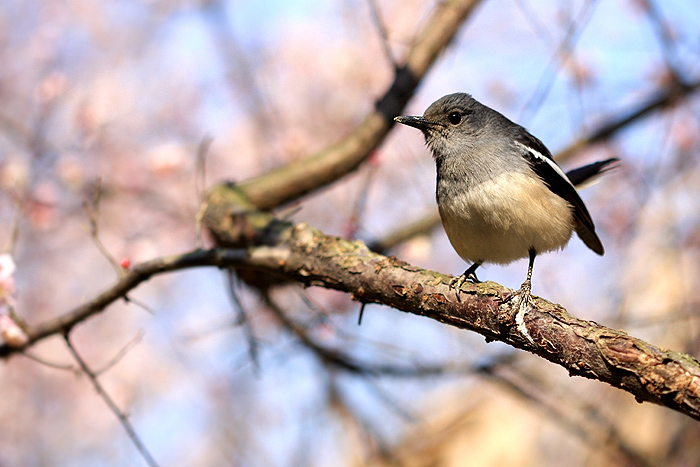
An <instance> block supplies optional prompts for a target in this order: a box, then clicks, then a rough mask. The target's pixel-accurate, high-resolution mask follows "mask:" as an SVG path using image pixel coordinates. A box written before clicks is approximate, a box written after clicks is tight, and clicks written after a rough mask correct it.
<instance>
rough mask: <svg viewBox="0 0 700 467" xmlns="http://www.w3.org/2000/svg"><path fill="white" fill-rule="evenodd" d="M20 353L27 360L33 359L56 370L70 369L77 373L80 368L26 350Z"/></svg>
mask: <svg viewBox="0 0 700 467" xmlns="http://www.w3.org/2000/svg"><path fill="white" fill-rule="evenodd" d="M22 355H24V356H25V357H27V358H28V359H29V360H33V361H35V362H37V363H40V364H42V365H45V366H48V367H49V368H53V369H56V370H67V371H72V372H73V373H76V374H79V373H80V370H79V369H78V368H76V367H75V366H73V365H71V364H68V363H56V362H50V361H48V360H46V359H44V358H42V357H39V356H37V355H34V354H32V353H30V352H28V351H26V350H25V351H23V352H22Z"/></svg>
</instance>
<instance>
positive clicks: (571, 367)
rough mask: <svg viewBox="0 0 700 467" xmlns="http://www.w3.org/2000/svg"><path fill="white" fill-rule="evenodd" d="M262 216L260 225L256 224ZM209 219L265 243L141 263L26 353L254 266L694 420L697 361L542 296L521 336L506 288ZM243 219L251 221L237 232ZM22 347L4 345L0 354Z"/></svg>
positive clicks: (47, 330)
mask: <svg viewBox="0 0 700 467" xmlns="http://www.w3.org/2000/svg"><path fill="white" fill-rule="evenodd" d="M211 212H216V211H215V210H213V211H210V213H211ZM248 216H249V217H248ZM234 219H235V221H234ZM265 219H267V220H268V225H266V226H265V225H262V224H264V222H263V221H264V220H265ZM207 220H208V221H209V222H210V223H209V224H208V225H209V226H210V228H211V230H212V233H213V235H214V236H215V237H216V238H217V239H219V240H220V241H221V242H222V243H235V242H234V240H235V239H234V238H233V236H231V234H232V233H233V232H236V235H240V234H241V233H244V234H249V233H251V232H253V231H255V230H257V229H259V230H260V231H261V232H262V233H260V235H258V236H257V237H256V236H255V235H253V236H251V237H247V238H248V239H251V238H254V239H257V240H261V239H264V244H261V243H258V244H257V246H256V245H253V246H241V248H240V249H237V250H230V249H213V250H202V251H194V252H191V253H188V254H184V255H180V256H173V257H170V258H163V259H160V260H153V261H149V262H147V263H143V264H140V265H137V266H135V267H134V269H133V270H132V271H130V272H129V273H127V274H126V275H125V276H124V277H123V278H121V279H120V280H119V281H118V282H117V283H116V284H115V285H114V286H112V287H111V288H109V289H108V290H106V291H105V292H104V293H102V294H100V295H99V296H98V297H96V298H95V299H94V300H92V301H91V302H89V303H86V304H85V305H83V306H81V307H78V308H76V309H75V310H72V311H70V312H68V313H66V314H65V315H63V316H61V317H58V318H56V319H54V320H51V321H49V322H46V323H43V324H40V325H38V326H35V327H28V328H27V329H26V331H27V334H28V336H29V337H30V342H29V344H28V346H31V345H33V344H34V343H35V342H37V341H39V340H41V339H43V338H45V337H47V336H49V335H54V334H62V333H63V334H64V333H66V332H67V331H68V330H70V329H71V328H72V327H73V326H75V325H76V324H78V323H80V322H82V321H84V320H85V319H87V318H88V317H90V316H93V315H95V314H97V313H100V312H101V311H103V310H104V309H105V308H106V307H107V306H108V305H109V304H111V303H113V302H114V301H117V300H119V299H120V298H126V297H127V296H128V295H127V294H128V293H129V292H130V291H131V290H133V289H134V288H135V287H137V286H138V285H139V284H140V283H142V282H144V281H145V280H147V279H149V278H151V277H153V276H155V275H157V274H160V273H163V272H167V271H173V270H177V269H182V268H188V267H196V266H206V265H210V266H217V267H220V268H231V267H232V268H236V269H238V270H246V269H252V270H260V271H264V272H265V273H266V274H267V275H272V276H279V277H282V278H285V279H286V280H289V281H296V282H300V283H303V284H305V285H308V286H319V287H326V288H330V289H336V290H341V291H344V292H347V293H349V294H351V295H352V296H353V297H354V298H355V299H356V300H358V301H361V302H364V303H378V304H383V305H387V306H391V307H393V308H396V309H398V310H402V311H405V312H408V313H413V314H416V315H422V316H425V317H427V318H430V319H434V320H437V321H440V322H443V323H445V324H448V325H451V326H455V327H459V328H463V329H469V330H472V331H475V332H478V333H479V334H481V335H483V336H484V337H486V339H487V340H489V341H491V340H499V341H502V342H505V343H507V344H509V345H511V346H513V347H516V348H519V349H523V350H527V351H529V352H532V353H534V354H536V355H539V356H540V357H542V358H545V359H547V360H549V361H551V362H554V363H556V364H558V365H561V366H563V367H564V368H566V369H567V370H568V371H569V372H570V373H571V374H572V375H578V376H584V377H586V378H591V379H597V380H599V381H602V382H606V383H608V384H610V385H612V386H615V387H618V388H620V389H624V390H625V391H627V392H629V393H631V394H632V395H634V396H635V397H636V398H637V400H639V401H650V402H654V403H656V404H660V405H664V406H667V407H670V408H672V409H675V410H678V411H680V412H682V413H684V414H686V415H688V416H690V417H693V418H695V419H698V420H700V362H698V361H697V360H696V359H694V358H693V357H690V356H688V355H685V354H681V353H679V352H673V351H669V350H664V349H661V348H659V347H656V346H654V345H652V344H649V343H646V342H644V341H642V340H640V339H636V338H634V337H631V336H629V335H627V334H626V333H625V332H622V331H617V330H614V329H610V328H606V327H604V326H601V325H599V324H597V323H594V322H591V321H585V320H581V319H578V318H575V317H573V316H571V315H570V314H568V313H567V312H566V310H565V309H564V308H562V307H561V306H559V305H556V304H553V303H550V302H548V301H546V300H544V299H540V298H533V300H532V308H531V309H530V310H529V311H528V313H527V314H526V315H525V318H524V329H523V327H521V326H518V325H516V322H515V315H516V311H517V303H518V301H517V300H512V298H513V291H512V290H510V289H508V288H505V287H503V286H501V285H498V284H495V283H492V282H486V283H482V284H469V283H467V284H464V285H463V287H462V290H461V292H460V299H459V300H457V297H456V294H455V291H454V290H453V289H452V288H451V287H450V286H449V281H450V279H451V277H450V276H446V275H443V274H439V273H436V272H433V271H429V270H425V269H420V268H416V267H414V266H411V265H410V264H407V263H405V262H403V261H400V260H398V259H396V258H391V257H386V256H383V255H380V254H377V253H374V252H372V251H370V250H369V248H367V246H366V245H365V244H364V243H362V242H360V241H349V240H345V239H342V238H337V237H331V236H327V235H324V234H322V233H321V232H320V231H318V230H317V229H314V228H313V227H311V226H309V225H307V224H296V225H293V224H289V223H286V222H281V221H278V220H275V219H273V218H272V217H271V216H269V215H267V214H264V213H259V212H250V213H249V214H244V213H242V212H238V213H237V214H236V215H232V216H224V217H223V218H221V219H219V220H220V221H221V222H220V223H219V224H215V223H214V221H215V220H214V219H212V218H208V219H207ZM248 221H250V222H251V223H252V224H250V225H248V226H247V227H246V226H242V225H241V224H245V223H247V222H248ZM232 225H233V227H235V228H232ZM261 225H262V227H261ZM222 229H224V230H222ZM227 232H228V234H227ZM524 332H526V333H527V335H526V334H524ZM25 348H26V347H25ZM18 350H21V349H17V348H11V347H8V346H7V345H4V346H0V356H7V355H9V354H11V353H13V352H16V351H18Z"/></svg>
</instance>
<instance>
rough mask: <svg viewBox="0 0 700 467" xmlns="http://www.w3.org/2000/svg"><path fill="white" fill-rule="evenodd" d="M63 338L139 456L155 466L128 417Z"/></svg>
mask: <svg viewBox="0 0 700 467" xmlns="http://www.w3.org/2000/svg"><path fill="white" fill-rule="evenodd" d="M63 338H64V340H65V341H66V345H67V346H68V350H70V352H71V354H73V358H75V360H76V361H77V362H78V364H79V365H80V368H82V370H83V373H85V375H86V376H87V377H88V378H89V379H90V381H91V382H92V385H93V386H94V387H95V390H96V391H97V393H98V394H99V395H100V397H101V398H102V400H104V401H105V403H106V404H107V406H108V407H109V409H110V410H111V411H112V413H114V415H116V417H117V418H118V419H119V422H120V423H121V425H122V426H123V427H124V429H125V430H126V434H127V435H128V436H129V438H130V439H131V441H132V442H133V443H134V446H136V449H137V450H138V451H139V453H140V454H141V457H143V459H144V460H145V461H146V463H147V464H148V465H150V466H152V467H157V466H158V463H157V462H156V461H155V459H154V458H153V456H152V455H151V453H150V452H148V449H147V448H146V445H145V444H143V442H142V441H141V439H140V438H139V436H138V434H137V433H136V430H134V427H133V426H132V425H131V422H129V419H128V417H127V416H126V414H124V413H123V412H122V411H121V410H119V407H117V405H116V404H115V403H114V401H113V400H112V398H111V397H109V394H107V391H105V389H104V388H103V387H102V384H100V381H99V380H98V378H97V374H96V373H94V372H93V371H92V370H90V368H89V367H88V366H87V363H86V362H85V360H83V358H82V357H81V356H80V354H79V353H78V352H77V350H76V349H75V347H73V344H71V342H70V338H69V337H68V335H67V334H64V335H63Z"/></svg>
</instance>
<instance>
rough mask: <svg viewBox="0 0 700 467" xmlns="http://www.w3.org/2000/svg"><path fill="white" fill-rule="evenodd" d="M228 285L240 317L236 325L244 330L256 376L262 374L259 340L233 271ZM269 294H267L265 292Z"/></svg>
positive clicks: (230, 273)
mask: <svg viewBox="0 0 700 467" xmlns="http://www.w3.org/2000/svg"><path fill="white" fill-rule="evenodd" d="M227 275H228V283H227V284H226V285H227V287H226V289H227V290H228V296H229V299H231V304H232V305H233V308H234V309H235V310H236V313H237V314H238V316H237V317H236V324H238V325H240V326H241V327H242V328H243V333H244V335H245V338H246V341H247V342H248V355H249V356H250V361H251V362H253V369H254V371H255V373H256V374H259V372H260V360H259V352H258V340H257V339H256V337H255V334H254V333H253V327H252V326H251V324H250V320H249V319H248V314H247V313H246V312H245V308H243V303H242V302H241V300H240V299H239V298H238V293H237V292H236V285H237V277H236V272H235V271H234V270H233V269H229V270H228V272H227ZM264 293H267V292H264Z"/></svg>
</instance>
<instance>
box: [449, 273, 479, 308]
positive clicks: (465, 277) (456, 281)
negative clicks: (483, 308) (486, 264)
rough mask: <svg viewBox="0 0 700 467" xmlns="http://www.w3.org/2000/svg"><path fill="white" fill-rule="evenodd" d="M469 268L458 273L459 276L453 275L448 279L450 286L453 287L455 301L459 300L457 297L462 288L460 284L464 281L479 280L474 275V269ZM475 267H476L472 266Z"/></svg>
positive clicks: (476, 281) (477, 282) (475, 281)
mask: <svg viewBox="0 0 700 467" xmlns="http://www.w3.org/2000/svg"><path fill="white" fill-rule="evenodd" d="M470 269H471V268H469V269H467V270H466V271H464V273H462V274H460V275H459V276H456V277H453V278H452V279H450V288H452V289H454V291H455V294H456V295H457V301H458V302H460V301H461V300H460V299H459V292H460V290H462V285H463V284H464V283H465V282H466V281H470V282H472V283H473V284H479V283H481V281H480V280H479V278H478V277H476V273H475V272H474V271H470ZM474 269H476V268H474Z"/></svg>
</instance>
